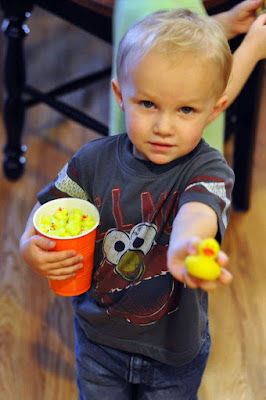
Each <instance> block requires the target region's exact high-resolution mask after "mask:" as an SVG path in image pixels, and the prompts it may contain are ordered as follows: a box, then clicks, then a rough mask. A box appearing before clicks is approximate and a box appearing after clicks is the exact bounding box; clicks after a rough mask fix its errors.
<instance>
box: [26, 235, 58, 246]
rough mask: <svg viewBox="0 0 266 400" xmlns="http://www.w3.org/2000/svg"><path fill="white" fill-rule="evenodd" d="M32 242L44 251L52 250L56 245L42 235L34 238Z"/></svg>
mask: <svg viewBox="0 0 266 400" xmlns="http://www.w3.org/2000/svg"><path fill="white" fill-rule="evenodd" d="M31 240H32V243H34V244H36V245H37V246H38V247H40V249H42V250H52V249H53V248H54V247H55V245H56V243H55V242H54V241H53V240H52V239H48V238H45V237H43V236H40V235H35V236H33V237H32V239H31Z"/></svg>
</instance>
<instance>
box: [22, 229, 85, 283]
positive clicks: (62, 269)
mask: <svg viewBox="0 0 266 400" xmlns="http://www.w3.org/2000/svg"><path fill="white" fill-rule="evenodd" d="M54 247H55V242H53V241H52V240H50V239H46V238H45V237H42V236H39V235H33V236H31V237H29V238H23V236H22V238H21V241H20V252H21V255H22V257H23V259H24V261H26V263H27V264H28V265H29V266H30V267H31V268H32V269H33V270H34V271H35V272H36V273H37V274H39V275H41V276H43V277H45V278H49V279H53V280H64V279H68V278H71V277H73V276H75V272H76V271H78V270H79V269H81V268H83V264H82V261H83V256H82V255H81V254H76V252H75V250H65V251H53V248H54Z"/></svg>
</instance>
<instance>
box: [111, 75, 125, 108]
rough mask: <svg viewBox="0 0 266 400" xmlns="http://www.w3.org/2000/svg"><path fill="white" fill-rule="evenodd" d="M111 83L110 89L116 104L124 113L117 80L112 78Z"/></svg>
mask: <svg viewBox="0 0 266 400" xmlns="http://www.w3.org/2000/svg"><path fill="white" fill-rule="evenodd" d="M111 83H112V89H113V92H114V95H115V99H116V101H117V104H118V105H119V107H120V108H121V110H122V111H125V108H124V104H123V97H122V91H121V88H120V85H119V83H118V80H117V79H116V78H113V79H112V82H111Z"/></svg>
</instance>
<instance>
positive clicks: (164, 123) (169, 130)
mask: <svg viewBox="0 0 266 400" xmlns="http://www.w3.org/2000/svg"><path fill="white" fill-rule="evenodd" d="M174 130H175V126H174V121H173V118H172V117H171V115H169V114H167V113H160V114H159V115H157V118H156V121H155V124H154V129H153V131H154V133H157V134H159V135H163V136H168V135H173V133H174Z"/></svg>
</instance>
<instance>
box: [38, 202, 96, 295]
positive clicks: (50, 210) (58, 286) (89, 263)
mask: <svg viewBox="0 0 266 400" xmlns="http://www.w3.org/2000/svg"><path fill="white" fill-rule="evenodd" d="M74 210H75V212H76V211H77V210H78V211H80V212H81V214H82V215H81V218H86V217H87V216H90V218H91V217H92V218H93V220H94V222H95V224H94V226H93V227H91V228H89V229H88V230H86V229H85V230H84V232H82V231H81V233H80V234H77V235H76V236H66V237H63V236H61V235H60V236H57V234H58V232H59V231H58V230H57V231H53V230H51V229H50V230H49V229H47V230H46V229H44V228H43V226H42V225H43V224H42V220H43V217H45V218H47V217H48V219H49V218H50V217H53V216H54V215H55V214H56V213H57V212H58V211H62V213H64V212H66V213H68V215H69V216H70V215H71V214H73V212H74ZM99 220H100V216H99V213H98V210H97V208H96V207H95V206H94V205H93V204H91V203H90V202H88V201H86V200H82V199H76V198H72V197H71V198H70V197H65V198H62V199H56V200H52V201H49V202H47V203H45V204H43V205H42V206H41V207H40V208H39V209H38V210H37V211H36V212H35V214H34V217H33V224H34V227H35V229H36V231H37V232H38V234H39V235H41V236H44V237H47V238H49V239H52V240H53V241H54V242H55V243H56V246H55V248H53V251H54V250H58V251H60V250H76V252H77V254H82V255H83V257H84V261H83V265H84V266H83V268H82V269H81V270H78V271H76V276H74V277H72V278H69V279H65V280H63V281H58V280H53V279H48V281H49V286H50V288H51V289H52V290H53V291H54V292H55V293H57V294H59V295H61V296H78V295H79V294H82V293H84V292H86V291H87V290H88V289H89V288H90V286H91V280H92V271H93V263H94V249H95V240H96V231H97V226H98V225H99ZM55 221H56V223H57V221H58V223H59V219H55ZM53 223H55V222H53ZM40 227H41V229H40ZM74 228H75V225H74ZM72 233H73V232H72ZM74 234H75V233H74Z"/></svg>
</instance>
